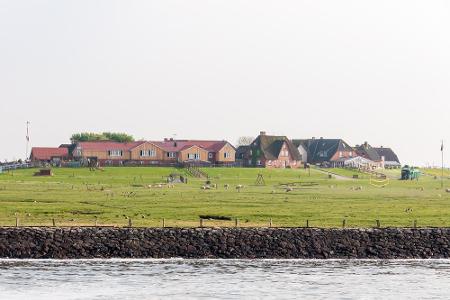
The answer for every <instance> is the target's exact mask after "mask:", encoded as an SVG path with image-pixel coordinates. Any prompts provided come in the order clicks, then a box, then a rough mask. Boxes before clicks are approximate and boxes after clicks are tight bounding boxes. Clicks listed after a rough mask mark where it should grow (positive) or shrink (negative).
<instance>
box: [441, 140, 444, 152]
mask: <svg viewBox="0 0 450 300" xmlns="http://www.w3.org/2000/svg"><path fill="white" fill-rule="evenodd" d="M443 151H444V141H442V144H441V152H443Z"/></svg>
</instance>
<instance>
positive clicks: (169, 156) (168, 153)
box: [167, 152, 175, 158]
mask: <svg viewBox="0 0 450 300" xmlns="http://www.w3.org/2000/svg"><path fill="white" fill-rule="evenodd" d="M167 157H168V158H175V152H167Z"/></svg>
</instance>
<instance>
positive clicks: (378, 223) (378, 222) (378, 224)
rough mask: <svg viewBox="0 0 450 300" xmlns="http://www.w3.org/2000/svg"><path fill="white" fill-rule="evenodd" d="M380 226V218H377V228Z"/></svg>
mask: <svg viewBox="0 0 450 300" xmlns="http://www.w3.org/2000/svg"><path fill="white" fill-rule="evenodd" d="M380 227H381V223H380V220H377V228H380Z"/></svg>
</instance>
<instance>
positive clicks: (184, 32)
mask: <svg viewBox="0 0 450 300" xmlns="http://www.w3.org/2000/svg"><path fill="white" fill-rule="evenodd" d="M0 112H1V115H0V126H1V129H0V141H1V142H0V159H1V160H4V159H12V158H20V157H24V156H25V123H26V121H27V120H29V121H30V122H31V142H32V145H33V146H58V145H59V144H60V143H65V142H68V140H69V137H70V135H71V134H72V133H74V132H80V131H121V132H128V133H130V134H132V135H134V136H135V138H138V139H140V138H146V139H162V138H164V137H171V136H173V135H174V134H176V137H177V138H196V139H227V140H229V141H231V142H232V143H234V142H235V141H236V139H237V138H238V137H239V136H256V135H257V134H258V133H259V131H260V130H266V131H267V132H268V133H273V134H283V135H287V136H289V137H291V138H308V137H312V136H315V137H326V138H343V139H345V140H346V141H347V142H348V143H350V144H353V145H354V144H361V143H363V142H364V141H368V142H369V143H370V144H372V145H373V146H380V145H383V146H390V147H392V148H393V149H394V150H396V151H397V152H398V154H399V156H400V159H401V160H402V162H403V163H415V164H418V165H424V164H433V163H434V164H436V165H437V164H440V142H441V139H444V140H446V141H447V142H448V147H447V149H446V153H448V155H447V159H446V164H447V165H450V151H449V149H450V134H449V128H450V117H449V114H450V2H449V1H444V0H442V1H430V0H428V1H412V0H403V1H400V0H398V1H395V0H387V1H382V0H377V1H363V0H355V1H345V0H342V1H336V0H329V1H320V0H310V1H300V0H295V1H263V0H253V1H245V0H239V1H233V0H223V1H219V0H208V1H199V0H192V1H186V0H183V1H172V0H164V1H160V0H158V1H149V0H145V1H130V0H126V1H125V0H124V1H111V0H108V1H93V0H88V1H81V0H77V1H62V0H54V1H44V0H41V1H19V0H10V1H6V0H0Z"/></svg>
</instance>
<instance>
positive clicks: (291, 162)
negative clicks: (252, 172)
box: [239, 131, 302, 168]
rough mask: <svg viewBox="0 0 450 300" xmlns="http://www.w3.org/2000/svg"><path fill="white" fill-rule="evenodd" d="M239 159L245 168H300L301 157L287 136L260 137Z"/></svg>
mask: <svg viewBox="0 0 450 300" xmlns="http://www.w3.org/2000/svg"><path fill="white" fill-rule="evenodd" d="M244 149H245V152H244V153H240V157H239V159H241V160H242V162H243V165H244V166H248V167H264V168H299V167H301V165H302V163H301V156H300V153H299V151H298V149H297V148H296V147H295V146H294V144H293V143H292V142H291V141H290V140H289V139H288V138H287V137H286V136H274V135H267V134H266V133H265V132H264V131H261V133H260V135H259V136H258V137H257V138H256V139H255V140H254V141H253V142H252V143H251V144H250V145H249V147H248V148H244Z"/></svg>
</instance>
